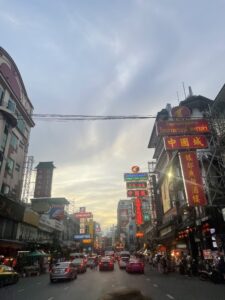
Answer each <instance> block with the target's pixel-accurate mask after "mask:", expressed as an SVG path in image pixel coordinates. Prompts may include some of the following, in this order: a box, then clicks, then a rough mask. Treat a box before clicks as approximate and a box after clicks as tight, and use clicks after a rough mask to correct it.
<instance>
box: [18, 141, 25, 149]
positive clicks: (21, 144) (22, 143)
mask: <svg viewBox="0 0 225 300" xmlns="http://www.w3.org/2000/svg"><path fill="white" fill-rule="evenodd" d="M19 147H20V148H21V149H23V148H24V142H23V141H20V143H19Z"/></svg>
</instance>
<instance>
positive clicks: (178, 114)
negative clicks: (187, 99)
mask: <svg viewBox="0 0 225 300" xmlns="http://www.w3.org/2000/svg"><path fill="white" fill-rule="evenodd" d="M171 114H172V117H173V118H187V117H190V116H191V111H190V109H189V108H188V107H187V106H175V107H173V108H172V110H171Z"/></svg>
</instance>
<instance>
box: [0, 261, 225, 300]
mask: <svg viewBox="0 0 225 300" xmlns="http://www.w3.org/2000/svg"><path fill="white" fill-rule="evenodd" d="M120 287H121V288H122V287H135V288H138V289H140V290H141V291H142V293H143V294H144V295H146V296H151V298H152V299H153V300H168V299H176V300H225V284H221V285H215V284H213V283H211V282H202V281H200V280H199V279H198V278H189V277H186V276H181V275H179V274H168V275H163V274H159V273H158V272H157V271H156V270H153V269H151V268H150V267H149V266H147V267H146V272H145V274H144V275H142V274H140V275H139V274H127V273H126V272H125V271H124V270H120V269H119V268H118V266H117V265H115V270H114V271H113V272H111V271H109V272H99V271H98V270H88V271H87V272H86V273H84V274H79V275H78V278H77V279H76V280H74V281H69V282H59V283H54V284H50V282H49V276H48V274H45V275H41V276H39V277H29V278H21V279H20V280H19V282H18V283H17V284H15V285H10V286H7V287H4V288H1V289H0V299H4V300H8V299H9V300H72V299H73V300H79V299H80V300H97V299H101V295H103V294H104V293H105V292H108V291H111V290H114V289H118V288H120Z"/></svg>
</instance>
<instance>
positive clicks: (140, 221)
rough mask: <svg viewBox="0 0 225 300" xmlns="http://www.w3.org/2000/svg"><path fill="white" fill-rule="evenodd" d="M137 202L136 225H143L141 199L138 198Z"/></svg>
mask: <svg viewBox="0 0 225 300" xmlns="http://www.w3.org/2000/svg"><path fill="white" fill-rule="evenodd" d="M134 202H135V217H136V224H137V225H141V224H143V216H142V203H141V199H140V198H136V199H135V200H134Z"/></svg>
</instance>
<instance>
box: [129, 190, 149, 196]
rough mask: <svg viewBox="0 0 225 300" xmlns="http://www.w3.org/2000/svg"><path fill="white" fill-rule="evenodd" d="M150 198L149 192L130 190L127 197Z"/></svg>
mask: <svg viewBox="0 0 225 300" xmlns="http://www.w3.org/2000/svg"><path fill="white" fill-rule="evenodd" d="M146 196H148V191H147V190H128V191H127V197H146Z"/></svg>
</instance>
